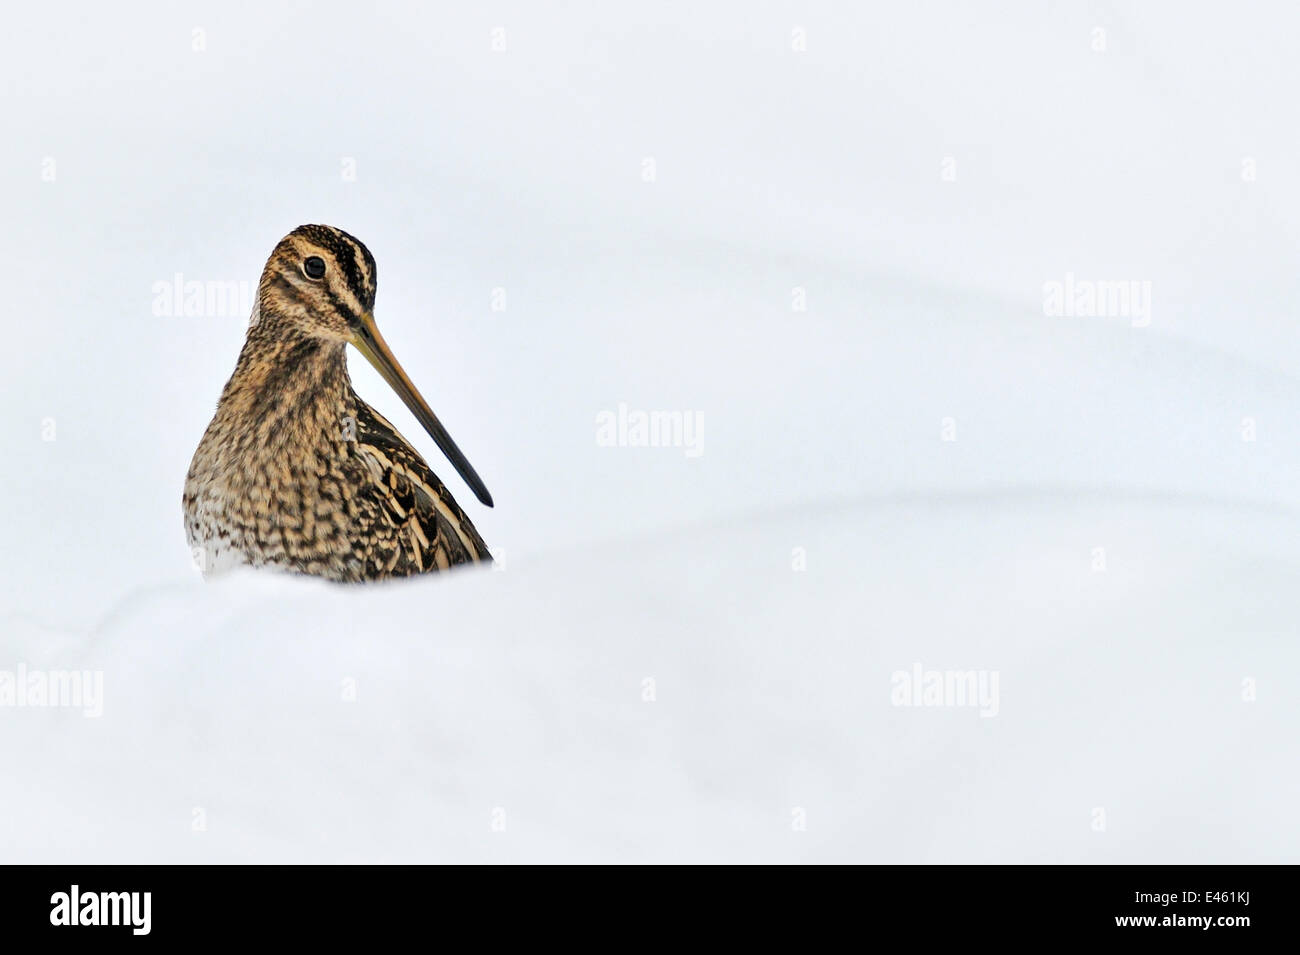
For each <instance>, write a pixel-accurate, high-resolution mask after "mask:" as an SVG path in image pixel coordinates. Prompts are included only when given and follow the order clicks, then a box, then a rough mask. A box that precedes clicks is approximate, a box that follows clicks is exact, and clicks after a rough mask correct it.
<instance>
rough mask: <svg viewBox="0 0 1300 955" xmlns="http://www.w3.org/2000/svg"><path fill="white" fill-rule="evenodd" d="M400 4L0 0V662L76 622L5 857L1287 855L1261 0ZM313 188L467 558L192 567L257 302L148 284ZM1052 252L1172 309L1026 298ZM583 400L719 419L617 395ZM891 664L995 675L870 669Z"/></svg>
mask: <svg viewBox="0 0 1300 955" xmlns="http://www.w3.org/2000/svg"><path fill="white" fill-rule="evenodd" d="M398 9H399V8H396V7H389V6H376V8H375V9H373V10H368V12H367V15H366V16H365V17H364V18H358V17H357V16H356V14H355V8H354V7H352V6H347V5H332V4H317V5H315V6H314V7H313V8H312V10H314V11H316V12H315V13H314V14H311V15H308V14H307V13H306V12H305V10H302V9H298V8H290V7H285V8H284V9H283V10H280V11H276V10H271V11H269V12H268V11H265V10H264V9H263V8H262V7H261V6H258V5H252V4H249V5H240V4H235V5H231V6H229V7H226V6H223V7H222V8H221V10H220V11H218V10H216V9H215V8H213V9H212V10H210V11H207V12H204V13H201V14H192V13H188V12H187V13H185V14H184V15H183V19H178V14H177V13H176V12H175V10H174V9H173V8H172V7H170V6H168V5H164V4H156V5H154V6H153V7H152V9H151V10H149V11H142V12H138V13H132V14H130V15H126V14H122V13H121V12H120V11H109V10H106V9H100V8H98V7H87V8H86V9H85V10H84V11H82V12H81V13H80V15H79V16H78V17H76V18H75V19H73V20H71V21H65V20H64V19H60V20H59V21H58V22H55V20H54V18H53V17H52V15H51V14H49V13H47V12H43V11H41V10H38V9H37V8H33V7H28V8H22V9H20V10H17V11H14V12H13V14H12V17H13V19H14V23H13V29H12V30H9V31H6V36H5V37H4V38H3V39H0V54H3V58H0V62H3V63H4V64H5V65H4V66H3V68H0V69H2V71H3V74H4V76H5V79H6V80H7V82H6V86H5V92H4V93H3V98H4V99H3V102H4V106H5V108H6V114H7V115H9V116H12V121H11V122H10V123H9V124H8V128H9V130H10V132H9V134H8V137H7V140H6V148H5V149H4V150H0V173H2V174H3V175H0V182H2V183H3V186H2V187H0V188H2V189H3V194H4V199H5V204H6V207H7V209H8V214H7V216H6V221H7V222H9V223H10V227H9V228H8V229H6V230H3V231H0V270H2V274H0V278H2V279H3V286H4V287H5V289H6V295H7V297H8V298H9V299H10V301H11V308H10V310H9V314H10V315H11V316H12V317H11V319H10V321H9V323H8V325H7V330H8V331H9V336H8V337H9V345H10V347H9V349H8V350H7V352H6V354H5V356H4V358H3V359H2V361H3V362H4V366H3V367H2V368H0V374H2V375H3V379H4V381H5V382H6V390H5V397H6V409H7V410H6V414H5V415H4V416H2V417H0V437H2V438H3V439H4V447H5V450H6V460H5V465H4V467H3V468H0V520H3V522H4V526H5V528H6V533H5V537H4V543H5V546H4V549H3V552H0V570H2V571H3V574H2V575H0V579H2V580H3V584H2V586H3V591H0V594H2V598H0V704H2V703H3V685H2V684H3V680H4V674H5V673H6V672H13V671H16V670H17V668H18V667H20V666H21V667H25V668H26V669H27V670H29V671H37V672H39V673H42V674H50V673H52V672H54V671H88V672H91V673H96V674H101V675H102V680H103V699H102V706H103V713H102V715H101V716H99V717H97V718H96V717H93V716H89V717H88V716H85V715H83V709H82V708H79V707H75V706H68V707H38V706H16V705H14V706H8V705H0V755H2V757H3V760H2V761H3V765H4V767H5V768H4V772H3V775H0V780H2V781H3V783H4V785H3V786H0V859H3V860H4V861H19V862H34V861H42V862H71V861H76V862H146V861H186V862H201V861H221V862H229V861H286V862H288V861H397V860H404V861H464V862H491V861H503V862H504V861H512V862H513V861H609V862H627V861H656V862H658V861H663V862H668V861H734V862H769V861H888V862H958V861H960V862H968V861H969V862H976V861H988V862H1017V861H1041V862H1126V863H1127V862H1167V863H1175V862H1265V861H1267V862H1294V861H1296V860H1297V858H1298V857H1300V834H1298V833H1297V827H1296V826H1295V824H1294V820H1293V818H1292V816H1293V814H1294V809H1293V807H1294V806H1295V805H1296V802H1297V799H1298V798H1300V773H1298V772H1297V765H1300V763H1298V762H1297V755H1298V754H1297V745H1296V740H1297V738H1298V737H1297V734H1298V732H1300V703H1298V702H1297V695H1296V689H1295V688H1296V682H1297V670H1298V664H1300V650H1298V649H1297V637H1300V624H1298V623H1297V620H1298V614H1297V609H1298V607H1300V602H1298V601H1297V597H1296V592H1297V586H1296V585H1297V578H1298V577H1300V544H1298V541H1300V533H1298V531H1300V517H1298V516H1297V508H1300V482H1298V480H1297V479H1298V478H1300V440H1298V439H1300V416H1297V407H1300V335H1298V334H1297V322H1296V305H1295V302H1296V299H1297V293H1298V292H1300V283H1297V280H1296V274H1297V264H1298V263H1300V255H1298V254H1297V252H1298V251H1300V250H1298V249H1297V242H1296V235H1295V227H1294V223H1295V222H1296V221H1300V178H1297V177H1296V176H1294V175H1293V174H1292V169H1293V167H1294V162H1295V157H1296V156H1297V155H1300V134H1298V133H1297V130H1296V128H1295V124H1294V123H1288V122H1285V121H1281V120H1280V119H1279V117H1285V116H1287V115H1289V109H1290V103H1289V98H1290V97H1289V93H1290V91H1291V90H1294V89H1296V88H1300V82H1298V81H1300V63H1297V62H1296V61H1295V60H1294V58H1293V57H1292V56H1291V51H1290V49H1289V45H1290V37H1292V36H1294V27H1295V26H1296V23H1295V22H1294V21H1295V14H1294V12H1291V11H1287V10H1282V9H1281V8H1279V10H1278V11H1277V14H1276V18H1274V21H1273V22H1271V23H1270V22H1266V21H1265V19H1263V18H1255V17H1242V18H1241V19H1239V20H1235V21H1234V20H1232V19H1230V17H1229V16H1228V15H1226V14H1224V13H1223V11H1222V9H1221V8H1220V7H1217V6H1214V5H1210V4H1185V3H1180V4H1174V3H1143V4H1130V3H1117V4H1107V5H1097V6H1096V7H1089V6H1088V5H1084V6H1082V7H1077V8H1074V9H1072V10H1071V11H1069V12H1062V11H1060V10H1054V9H1048V8H1046V7H1040V6H1039V5H1036V4H1028V3H1026V4H1023V5H1018V7H1013V8H1007V9H1004V10H999V11H993V10H990V9H986V10H983V11H977V10H975V9H974V8H970V9H968V8H967V5H962V4H956V3H945V4H936V5H933V6H930V7H927V8H926V9H925V10H921V9H915V10H914V9H910V8H907V7H901V8H899V7H885V6H879V7H877V6H870V7H861V8H859V6H858V5H852V4H847V3H828V4H820V5H812V6H809V7H808V8H807V9H799V10H796V11H792V10H791V9H789V8H788V7H787V6H785V5H781V4H759V5H753V4H744V5H742V4H738V3H737V4H723V5H710V7H709V8H708V9H700V8H699V7H698V5H688V4H673V3H669V4H664V5H660V6H657V7H656V8H655V9H654V10H645V11H639V12H638V13H637V15H636V17H635V18H633V17H631V16H630V15H629V16H624V17H619V16H614V15H612V14H610V15H602V16H600V17H596V16H595V15H593V14H592V13H591V12H590V11H589V10H588V9H587V8H586V7H582V8H578V7H574V8H562V9H560V10H558V11H555V10H553V11H550V12H546V11H543V10H542V9H540V8H537V9H534V8H533V7H531V6H529V5H522V4H496V5H493V6H492V8H491V9H490V10H486V11H484V12H481V13H480V12H474V13H471V12H468V8H467V9H466V11H465V12H459V13H448V12H445V11H429V10H423V9H415V8H411V9H405V8H403V9H402V12H400V13H399V12H397V11H398ZM191 20H194V21H195V22H191ZM1278 20H1283V21H1289V22H1286V23H1281V22H1277V21H1278ZM498 25H504V29H505V34H504V35H505V37H506V49H505V50H504V51H500V52H496V51H493V50H492V48H491V44H492V39H493V33H492V31H493V28H495V27H497V26H498ZM796 27H798V28H802V29H804V30H805V31H806V36H807V51H806V52H802V53H799V52H795V51H793V50H792V49H791V36H792V30H793V29H794V28H796ZM1098 27H1101V28H1103V29H1104V30H1105V31H1106V34H1105V35H1106V49H1105V51H1104V52H1095V51H1094V50H1093V49H1092V48H1091V46H1092V42H1093V31H1094V30H1095V29H1096V28H1098ZM195 28H200V29H203V30H204V31H205V32H204V38H205V44H206V48H205V49H204V50H203V51H202V52H195V51H194V50H193V49H192V44H193V39H192V30H193V29H195ZM343 50H346V51H347V54H348V55H347V56H343V55H341V51H343ZM326 65H327V66H328V68H325V67H326ZM47 157H48V158H53V159H54V160H55V168H56V169H57V174H56V176H55V178H54V180H53V181H43V180H42V178H41V173H42V169H43V168H45V167H44V166H43V165H42V163H43V160H44V159H46V158H47ZM347 158H352V159H355V160H356V170H357V176H356V179H355V181H347V180H345V179H344V178H342V176H341V174H340V169H341V168H346V166H345V162H344V161H345V160H346V159H347ZM647 158H650V159H653V160H654V168H655V171H656V178H655V181H653V182H646V181H643V178H642V176H643V170H644V169H645V168H646V167H645V165H644V161H645V160H646V159H647ZM945 158H952V159H954V160H955V170H956V179H955V181H944V180H943V179H942V178H941V171H942V169H943V168H944V167H943V166H942V163H943V161H944V160H945ZM1247 159H1249V160H1250V161H1251V163H1252V165H1251V166H1250V167H1249V168H1251V169H1254V170H1256V171H1257V176H1256V178H1254V179H1244V178H1243V175H1242V171H1243V169H1244V168H1246V167H1245V166H1243V163H1244V162H1245V161H1246V160H1247ZM306 221H327V222H331V223H333V224H336V225H339V226H341V227H343V228H345V229H347V230H348V231H350V232H352V233H354V234H356V235H357V236H359V237H360V238H362V239H363V240H364V241H365V242H367V243H368V244H369V246H370V248H371V250H372V251H373V252H374V253H375V255H376V258H377V259H378V263H379V272H380V277H379V300H378V305H377V309H376V314H377V316H378V319H379V323H380V325H381V327H382V328H383V329H384V333H385V337H386V338H387V339H388V341H389V342H390V343H391V344H392V346H393V348H394V350H395V351H396V353H397V354H398V356H399V358H400V359H401V361H402V363H403V364H404V366H405V367H406V369H407V370H408V371H409V372H410V374H411V376H412V378H413V379H414V380H415V381H416V382H417V383H418V384H419V386H420V388H421V390H422V391H423V393H424V394H425V395H426V397H428V398H429V400H430V403H431V404H432V406H433V407H434V409H435V411H437V412H438V413H439V415H440V416H441V417H442V419H443V420H444V422H445V423H446V424H447V425H448V428H449V430H450V431H451V433H452V434H453V436H454V437H455V438H456V440H457V442H458V443H459V444H460V445H461V447H462V448H464V450H465V451H466V453H467V455H468V456H469V458H470V460H471V461H472V462H473V463H474V465H475V467H476V468H477V469H478V471H479V472H480V473H481V474H482V475H483V476H484V478H485V480H486V481H487V483H488V486H489V487H490V488H491V490H492V493H493V495H494V497H495V499H496V501H497V507H496V508H495V509H494V510H491V511H488V510H486V509H484V508H482V507H480V506H478V504H477V503H476V502H475V501H474V500H473V495H472V494H470V493H469V492H468V491H467V490H465V489H464V488H463V485H461V484H460V482H459V481H458V480H457V479H456V478H455V475H454V472H452V470H451V468H450V467H449V466H447V465H446V463H445V462H444V461H443V460H442V459H441V458H439V457H437V456H436V449H434V448H433V446H432V442H431V441H428V440H426V439H425V438H424V437H423V434H422V432H421V431H420V429H419V426H418V424H416V423H415V422H414V421H413V420H412V419H411V418H410V417H409V415H407V414H406V413H405V410H404V409H402V408H401V406H400V404H399V402H398V400H397V398H396V397H395V396H393V395H392V394H391V393H390V392H389V391H388V390H387V388H386V387H385V386H384V385H383V383H382V382H381V381H380V380H379V379H378V377H377V376H375V375H373V374H372V373H371V372H370V371H369V369H368V368H367V367H366V366H365V365H364V363H363V362H357V361H354V362H353V364H352V367H353V374H354V380H355V382H356V385H357V388H358V391H359V392H360V393H361V394H362V395H363V396H364V397H366V398H367V399H368V400H370V401H371V402H373V403H374V404H375V405H376V406H377V407H378V408H379V409H380V410H381V411H382V412H383V413H384V414H385V415H386V416H389V417H391V418H392V419H393V420H394V421H395V423H396V424H397V425H398V427H399V428H401V429H402V430H403V431H404V432H405V433H406V434H407V436H408V437H410V438H412V439H413V440H415V441H416V443H417V445H418V446H419V447H420V448H421V449H422V450H423V451H424V452H425V453H426V454H427V455H428V456H429V459H430V463H431V464H432V465H433V467H434V469H435V470H436V471H438V472H439V474H440V475H441V476H442V477H443V478H444V479H445V480H447V482H448V484H449V487H451V488H452V490H453V492H454V493H456V494H457V496H458V498H459V499H460V501H461V503H462V504H463V505H464V506H465V507H466V508H467V509H468V510H469V512H470V513H471V515H472V517H473V518H474V520H475V522H476V523H477V524H478V526H479V528H480V530H481V531H482V532H483V534H484V537H485V538H486V539H487V541H488V542H489V544H490V545H492V546H493V549H494V551H496V552H498V553H499V554H500V555H502V557H503V560H502V562H501V565H500V569H497V570H485V571H468V572H461V573H455V574H449V575H444V576H440V577H432V578H428V579H423V580H418V581H413V582H404V583H400V584H393V585H389V586H384V587H373V588H339V587H334V586H330V585H327V584H325V583H323V582H319V581H313V580H307V579H301V578H292V577H286V576H280V575H276V574H265V573H251V572H244V573H240V574H236V575H234V576H232V577H230V578H228V579H224V580H220V581H216V582H209V583H206V584H205V583H204V582H202V581H201V580H200V579H199V577H198V575H197V573H196V572H195V571H193V570H192V569H191V567H190V565H189V559H188V554H187V551H186V548H185V541H184V533H183V530H182V525H181V519H180V489H181V484H182V482H183V478H184V473H185V469H186V467H187V465H188V462H189V457H190V454H191V453H192V451H193V448H194V446H195V444H196V443H197V441H198V439H199V436H200V435H201V433H202V430H203V428H204V426H205V425H206V423H207V420H208V418H209V417H210V415H211V411H212V408H213V405H214V403H215V400H216V396H217V394H218V392H219V391H220V388H221V385H222V384H223V383H224V381H225V378H226V376H227V375H228V374H229V372H230V370H231V368H233V364H234V359H235V355H236V353H237V351H238V348H239V343H240V341H241V339H242V334H243V329H244V324H245V321H246V316H243V315H238V314H232V315H203V316H189V317H186V316H183V315H180V316H176V315H158V314H155V312H154V309H153V304H154V298H155V293H154V284H155V283H159V282H162V283H170V282H171V281H172V279H173V276H174V275H175V273H177V272H180V273H183V275H184V276H185V278H186V279H187V280H190V279H192V280H197V281H201V282H226V281H233V282H239V281H244V282H253V281H255V280H256V278H257V274H258V272H259V270H260V268H261V265H262V262H263V260H264V258H265V255H266V253H267V252H268V251H269V250H270V248H271V246H272V245H273V244H274V242H275V241H276V240H277V239H278V238H279V237H280V236H281V235H282V234H283V233H284V232H286V231H288V230H289V229H290V228H292V227H293V226H295V225H298V224H299V223H301V222H306ZM14 223H17V224H18V225H17V227H15V226H14ZM1067 275H1072V276H1074V277H1075V278H1076V279H1078V280H1084V281H1130V280H1131V281H1139V282H1150V283H1151V285H1150V289H1151V302H1152V308H1151V323H1150V325H1149V326H1148V327H1140V326H1139V327H1135V326H1134V323H1133V322H1131V321H1130V320H1128V319H1126V318H1123V317H1099V318H1092V317H1069V318H1067V317H1053V316H1049V315H1047V314H1045V313H1044V308H1043V286H1044V283H1047V282H1053V281H1064V280H1065V279H1066V276H1067ZM800 290H801V291H800ZM800 294H801V295H802V301H804V302H806V310H804V311H798V310H795V309H794V308H792V304H793V303H794V302H795V301H798V300H800V299H799V295H800ZM502 295H503V296H504V299H502V297H501V296H502ZM494 301H497V302H500V301H504V302H505V303H506V307H505V309H504V310H503V311H494V310H493V302H494ZM620 404H625V405H627V406H628V408H630V409H632V410H642V411H666V412H680V413H682V414H684V415H685V414H689V415H691V416H692V420H693V421H696V422H698V423H699V425H700V430H699V434H698V437H699V442H698V446H697V448H692V447H667V448H639V447H617V446H616V447H603V446H601V442H599V441H598V439H597V421H598V417H599V416H600V415H601V413H602V412H615V413H617V411H618V409H619V406H620ZM945 438H951V439H952V440H945ZM697 449H698V452H699V453H698V454H696V453H694V452H695V450H697ZM918 665H919V667H920V668H921V669H922V670H923V671H927V670H936V671H962V672H965V671H977V672H980V673H983V674H985V675H986V676H987V675H996V687H997V700H996V712H995V713H992V714H991V715H988V716H982V715H981V712H980V709H979V708H978V707H970V706H939V707H928V706H919V707H906V706H897V705H894V702H895V697H894V690H895V684H896V680H895V676H896V674H899V673H903V674H907V673H911V672H912V670H913V668H914V667H917V666H918ZM648 681H649V682H648Z"/></svg>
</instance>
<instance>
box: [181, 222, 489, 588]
mask: <svg viewBox="0 0 1300 955" xmlns="http://www.w3.org/2000/svg"><path fill="white" fill-rule="evenodd" d="M375 288H376V285H375V258H374V256H373V255H371V254H370V250H369V249H367V248H366V247H365V245H364V244H362V243H361V241H360V240H358V239H356V238H355V237H353V236H352V235H349V234H348V233H346V232H344V231H343V230H342V229H338V228H335V227H333V226H327V225H303V226H299V227H298V228H296V229H294V230H293V231H292V232H290V233H289V234H288V235H287V236H285V237H284V238H283V239H281V240H280V242H279V243H278V244H277V245H276V246H275V249H274V250H273V251H272V252H271V255H270V258H268V259H267V262H266V266H265V268H264V269H263V270H262V275H261V279H260V280H259V282H258V286H257V295H256V298H255V300H254V305H253V312H252V316H251V317H250V320H249V327H248V333H247V336H246V338H245V341H244V345H243V348H242V350H241V351H240V353H239V359H238V361H237V362H236V364H235V371H234V373H233V374H232V375H231V376H230V380H229V381H228V382H226V386H225V388H224V389H223V390H222V392H221V397H220V399H219V401H218V402H217V408H216V413H215V414H214V415H213V418H212V421H211V423H210V424H209V425H208V427H207V430H206V431H205V432H204V434H203V438H202V440H200V441H199V446H198V448H197V449H196V450H195V452H194V458H193V460H192V461H191V462H190V468H189V472H188V473H187V474H186V477H185V490H184V495H183V497H182V504H183V508H184V515H185V531H186V537H187V539H188V541H189V546H190V549H191V554H192V556H193V558H194V562H195V564H196V565H197V566H198V568H199V569H200V570H201V571H202V572H203V574H204V576H212V575H214V574H220V573H223V572H225V571H227V570H230V569H231V568H233V567H237V566H242V565H250V566H253V567H271V568H274V569H278V570H283V571H288V572H291V573H298V574H309V575H314V576H318V577H324V578H327V579H329V580H333V581H337V582H340V583H366V582H370V581H378V580H386V579H390V578H399V577H409V576H412V575H415V574H423V573H428V572H435V571H443V570H447V569H449V568H451V567H453V566H456V565H460V564H474V563H491V561H492V555H491V554H490V553H489V552H488V548H487V545H486V544H485V543H484V542H483V538H482V537H481V536H480V535H479V532H478V531H477V530H476V529H475V527H474V525H473V524H472V523H471V522H470V520H469V518H468V517H466V515H465V512H464V511H463V510H461V508H460V507H459V506H458V505H457V504H456V501H455V499H454V498H453V497H452V496H451V494H450V492H448V490H447V488H446V487H445V486H444V485H443V483H442V482H441V481H439V480H438V477H437V475H435V474H434V473H433V471H432V470H431V469H430V468H429V465H428V464H426V463H425V461H424V459H423V458H422V457H421V456H420V454H419V452H418V451H416V450H415V448H414V447H413V446H412V445H411V443H410V442H409V441H407V440H406V439H405V438H404V437H402V435H401V434H399V433H398V431H397V429H396V428H395V427H393V425H392V424H391V423H389V421H388V420H387V419H386V418H384V417H383V415H381V414H380V413H379V412H378V411H376V410H375V409H374V408H372V407H371V406H370V405H368V404H367V403H366V402H364V401H362V400H361V398H359V397H358V396H357V394H356V392H355V391H353V389H352V381H351V378H350V377H349V376H348V366H347V357H346V354H345V353H346V350H347V346H348V345H349V344H350V345H353V346H354V347H355V348H356V349H357V350H358V351H359V352H361V354H362V355H364V356H365V357H366V359H368V360H369V361H370V363H371V364H372V365H374V367H375V369H376V370H377V371H378V372H379V374H380V375H381V376H382V377H383V379H384V380H385V381H386V382H387V383H388V385H389V386H390V387H391V388H392V389H393V390H394V391H395V392H397V394H398V396H399V397H400V398H401V399H402V401H403V402H404V403H405V404H406V406H407V407H408V408H409V409H410V410H411V412H412V414H413V415H414V416H415V418H416V420H417V421H419V422H420V424H421V425H422V426H423V427H424V429H425V430H426V431H427V432H428V433H429V436H430V437H432V438H433V440H434V442H435V443H436V444H437V445H438V447H439V448H440V449H441V450H442V452H443V454H444V455H446V457H447V459H448V460H449V461H450V462H451V464H452V465H453V466H454V467H455V469H456V471H457V472H458V473H459V474H460V476H461V478H462V479H463V480H464V481H465V483H466V484H467V485H468V486H469V487H470V489H471V490H472V491H473V492H474V494H475V496H476V497H477V498H478V499H479V501H481V502H482V503H483V504H484V505H486V506H488V507H491V506H492V504H493V501H492V495H491V494H490V493H489V492H488V489H487V487H486V486H485V485H484V483H483V481H482V479H481V478H480V477H479V476H478V473H477V472H476V471H475V470H474V468H473V467H472V466H471V465H470V463H469V461H468V460H467V459H466V457H465V455H464V454H463V453H462V452H461V450H460V448H458V447H457V446H456V443H455V442H454V441H452V439H451V436H450V435H449V434H448V433H447V430H446V429H445V428H444V427H443V426H442V424H441V422H439V420H438V418H437V417H436V416H435V415H434V414H433V412H432V411H430V410H429V406H428V404H427V403H426V402H425V400H424V398H423V397H422V396H421V395H420V392H419V391H417V390H416V387H415V385H414V384H412V383H411V380H410V378H408V377H407V374H406V372H405V371H403V370H402V366H401V365H400V364H398V362H397V359H396V358H395V357H394V355H393V353H392V351H391V349H389V347H388V344H387V343H386V342H385V341H384V339H383V336H381V335H380V334H379V328H378V326H376V324H375V318H374V304H375Z"/></svg>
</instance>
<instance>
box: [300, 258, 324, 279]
mask: <svg viewBox="0 0 1300 955" xmlns="http://www.w3.org/2000/svg"><path fill="white" fill-rule="evenodd" d="M302 270H303V271H304V272H305V273H307V278H309V279H323V278H324V277H325V260H324V259H322V258H321V257H320V256H319V255H313V256H309V257H308V258H307V259H306V260H305V261H304V262H303V263H302Z"/></svg>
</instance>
